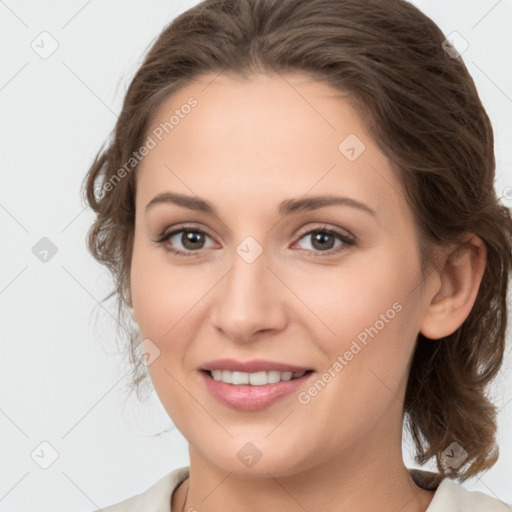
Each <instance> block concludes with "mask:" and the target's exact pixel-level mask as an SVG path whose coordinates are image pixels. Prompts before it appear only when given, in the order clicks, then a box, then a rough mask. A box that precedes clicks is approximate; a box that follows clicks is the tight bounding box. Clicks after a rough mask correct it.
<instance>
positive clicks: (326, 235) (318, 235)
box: [313, 233, 334, 249]
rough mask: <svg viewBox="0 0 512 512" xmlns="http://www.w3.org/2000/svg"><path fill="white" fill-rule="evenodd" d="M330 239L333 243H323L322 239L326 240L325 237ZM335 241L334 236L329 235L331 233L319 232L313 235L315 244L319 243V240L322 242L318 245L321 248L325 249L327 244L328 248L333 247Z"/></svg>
mask: <svg viewBox="0 0 512 512" xmlns="http://www.w3.org/2000/svg"><path fill="white" fill-rule="evenodd" d="M326 238H327V239H330V242H331V244H329V243H327V244H325V243H322V241H324V242H325V239H326ZM333 241H334V237H333V236H332V235H329V234H326V233H317V234H316V235H315V236H314V237H313V246H315V244H317V243H318V242H320V244H319V245H318V247H317V248H319V249H325V248H326V247H327V246H329V247H327V248H328V249H331V248H332V242H333Z"/></svg>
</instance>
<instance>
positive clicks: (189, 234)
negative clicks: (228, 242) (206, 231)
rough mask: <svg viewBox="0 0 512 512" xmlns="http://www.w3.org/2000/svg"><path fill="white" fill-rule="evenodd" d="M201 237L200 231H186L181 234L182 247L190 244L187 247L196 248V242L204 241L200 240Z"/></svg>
mask: <svg viewBox="0 0 512 512" xmlns="http://www.w3.org/2000/svg"><path fill="white" fill-rule="evenodd" d="M202 238H203V235H202V233H197V232H195V231H186V232H184V233H183V236H182V243H183V246H184V247H187V246H188V245H191V247H187V248H188V249H197V243H198V242H199V243H200V242H201V241H204V240H201V239H202Z"/></svg>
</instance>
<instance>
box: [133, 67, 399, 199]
mask: <svg viewBox="0 0 512 512" xmlns="http://www.w3.org/2000/svg"><path fill="white" fill-rule="evenodd" d="M345 96H346V95H345V94H343V93H341V92H340V91H337V90H334V89H332V88H331V87H330V86H329V85H328V84H325V83H324V82H319V81H317V80H315V79H313V78H311V77H310V76H308V75H304V74H300V73H297V74H286V75H280V74H270V75H263V74H258V75H253V76H251V77H249V78H241V77H239V76H234V75H213V74H212V75H205V76H203V77H201V78H200V79H198V80H197V81H195V82H194V83H192V84H190V85H189V86H187V87H185V88H183V89H181V90H179V91H177V92H176V93H174V94H173V95H171V96H169V97H168V98H167V99H166V100H165V101H164V102H163V103H162V104H161V105H160V107H159V109H158V110H157V112H156V114H155V115H154V117H153V118H152V122H151V124H150V128H149V130H148V135H149V136H150V137H152V138H153V139H154V141H155V147H154V148H153V149H152V150H151V151H150V152H149V154H148V155H147V156H146V157H145V158H144V160H143V161H142V163H141V165H140V167H139V170H138V178H137V180H138V187H137V189H138V192H137V195H138V196H141V199H140V200H143V201H144V204H146V203H147V201H149V200H150V199H151V197H152V196H153V195H154V194H156V193H158V192H161V191H162V189H163V188H166V187H167V188H168V189H169V190H174V191H179V192H183V193H189V194H190V190H193V192H194V193H195V194H197V195H200V196H201V197H212V196H214V195H215V192H216V191H220V192H221V193H223V194H225V195H226V196H233V197H240V195H241V194H244V195H245V198H246V200H247V201H248V203H249V202H250V201H251V198H252V197H253V196H254V197H255V200H256V199H259V200H260V205H259V207H260V208H261V207H262V206H263V205H262V204H261V197H262V195H264V196H265V197H266V198H267V199H268V201H271V200H274V199H275V201H276V202H277V201H278V200H280V199H282V198H283V197H285V196H286V197H301V196H303V195H305V194H308V193H312V194H315V193H326V192H329V193H336V192H340V193H343V194H344V195H354V196H358V197H359V198H360V199H363V198H364V199H366V200H368V201H371V202H372V203H373V205H374V206H375V207H377V206H378V205H379V204H383V203H386V202H389V201H390V200H393V201H394V202H395V203H396V202H397V201H398V202H400V199H401V197H399V196H401V195H402V193H401V190H400V184H399V183H398V180H397V178H396V176H395V173H394V172H393V170H392V168H391V165H390V163H389V161H388V160H387V158H386V157H385V156H384V154H383V153H382V152H381V151H380V150H379V148H378V147H377V145H376V144H375V142H374V141H373V140H372V139H371V137H370V136H369V135H368V133H367V131H366V128H365V126H364V123H363V121H362V120H361V119H360V117H359V115H358V114H357V112H356V111H355V110H354V109H353V108H352V106H351V104H350V102H349V100H348V97H345ZM190 105H194V106H193V107H191V106H190ZM139 185H140V186H139ZM139 188H140V194H139ZM394 196H396V197H394ZM248 203H247V204H248ZM404 206H405V205H404V204H402V207H404Z"/></svg>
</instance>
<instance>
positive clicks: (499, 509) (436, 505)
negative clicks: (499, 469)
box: [409, 469, 512, 512]
mask: <svg viewBox="0 0 512 512" xmlns="http://www.w3.org/2000/svg"><path fill="white" fill-rule="evenodd" d="M409 472H410V473H411V476H412V477H413V479H414V480H415V482H416V483H417V484H418V485H419V486H420V487H423V488H424V489H435V494H434V498H433V499H432V501H431V502H430V505H429V507H428V508H427V510H426V511H425V512H512V505H509V504H506V503H504V502H503V501H500V500H498V499H495V498H492V497H491V496H488V495H487V494H484V493H483V492H479V491H469V490H468V489H466V488H465V487H462V485H460V484H458V483H457V482H455V481H454V480H451V479H450V478H443V479H441V477H440V476H439V475H438V474H436V473H431V472H429V471H422V470H417V469H412V470H411V469H409Z"/></svg>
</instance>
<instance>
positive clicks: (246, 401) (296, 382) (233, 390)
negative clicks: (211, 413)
mask: <svg viewBox="0 0 512 512" xmlns="http://www.w3.org/2000/svg"><path fill="white" fill-rule="evenodd" d="M200 373H201V375H202V378H203V379H204V381H205V384H206V387H207V388H208V390H209V391H210V393H211V394H212V395H213V396H214V397H215V398H216V399H217V400H218V401H219V402H220V403H222V404H224V405H227V406H228V407H232V408H234V409H238V410H240V411H257V410H260V409H264V408H265V407H269V406H270V405H272V404H274V403H275V402H277V401H278V400H280V399H281V398H284V397H285V396H288V395H290V394H291V393H293V392H296V391H297V390H298V389H299V388H300V387H301V386H302V385H303V384H304V382H305V381H306V380H308V379H309V378H310V377H311V376H312V375H313V373H314V372H310V373H306V374H305V375H303V376H302V377H299V378H298V379H292V380H286V381H281V382H276V383H275V384H265V385H263V386H251V385H247V384H245V385H244V384H241V385H234V384H226V383H225V382H222V381H220V380H215V379H214V378H213V377H211V376H210V374H209V373H208V372H206V371H201V372H200Z"/></svg>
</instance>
